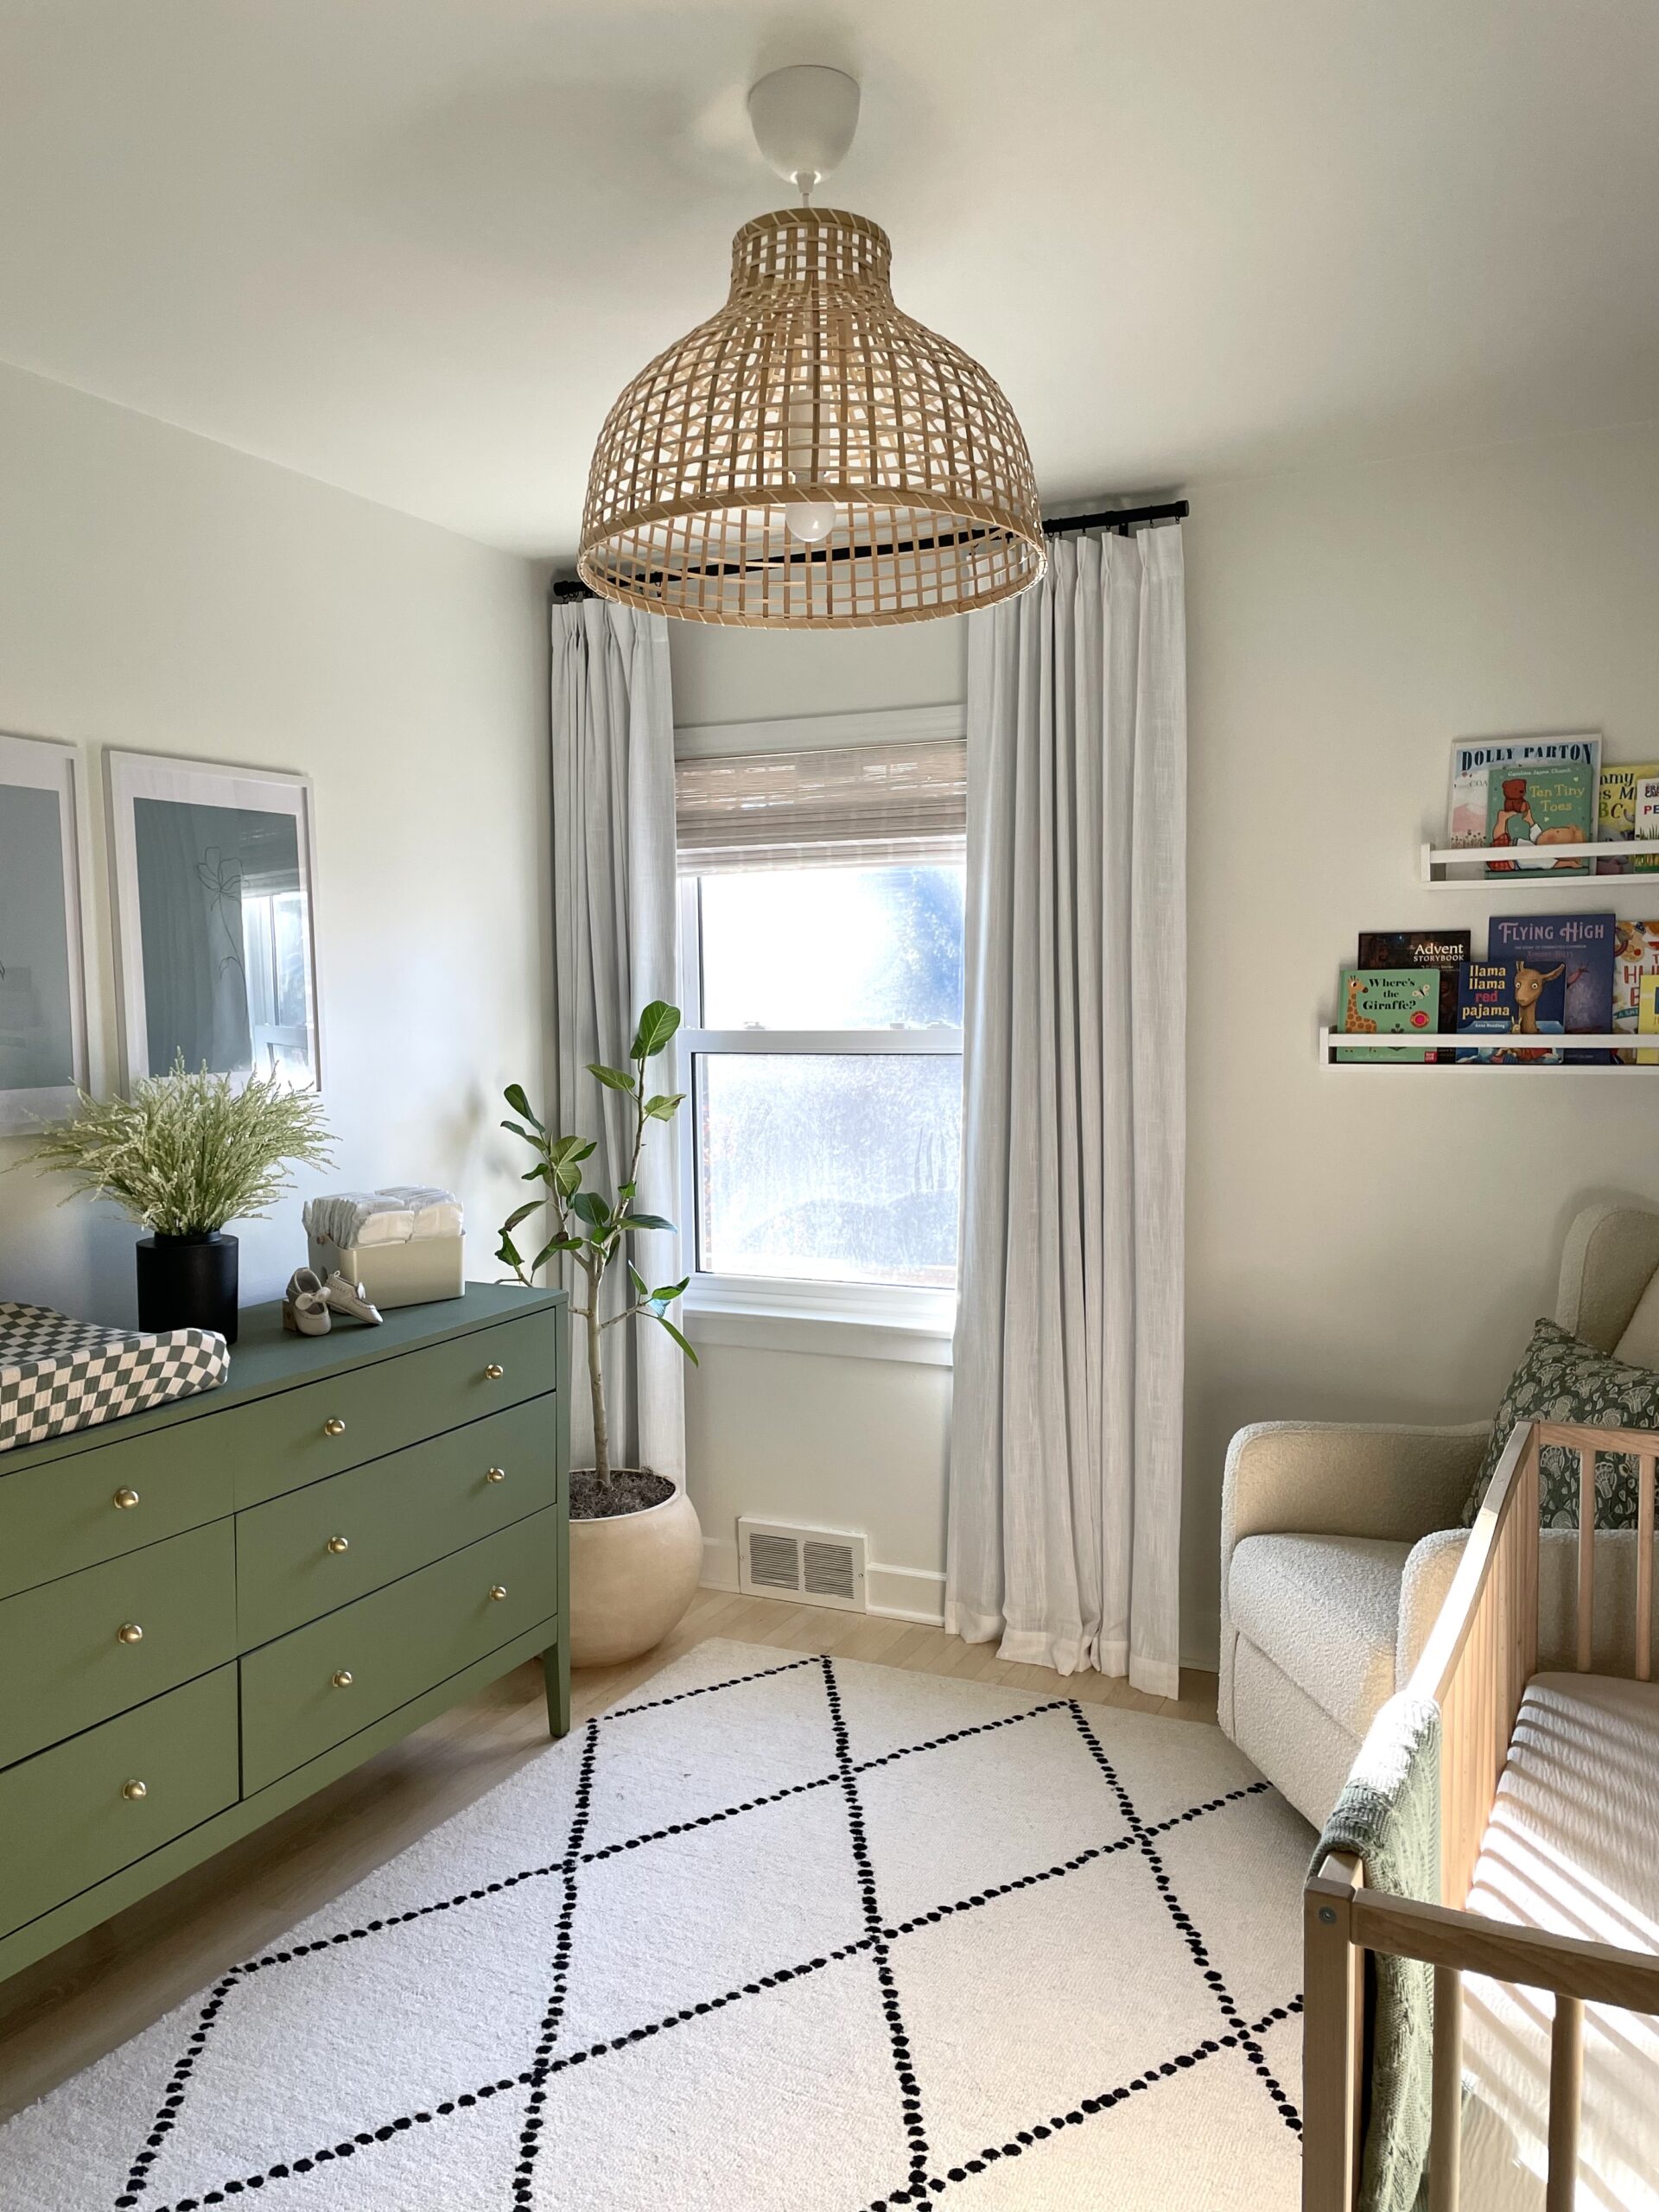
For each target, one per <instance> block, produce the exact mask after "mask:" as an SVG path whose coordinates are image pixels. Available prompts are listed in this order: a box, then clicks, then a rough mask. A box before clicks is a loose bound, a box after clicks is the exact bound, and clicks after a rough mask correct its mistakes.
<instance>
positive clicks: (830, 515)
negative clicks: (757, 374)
mask: <svg viewBox="0 0 1659 2212" xmlns="http://www.w3.org/2000/svg"><path fill="white" fill-rule="evenodd" d="M830 420H831V417H830V415H829V410H828V408H821V407H820V406H819V404H817V401H816V400H815V399H814V397H813V392H812V386H811V385H803V384H796V385H791V386H790V389H789V412H788V416H787V417H786V423H787V427H786V429H785V446H784V466H785V468H786V469H787V470H788V472H789V480H790V482H791V484H799V485H809V484H816V483H817V481H818V435H819V432H820V430H821V429H822V430H823V432H825V433H826V434H827V433H828V430H829V423H830ZM784 523H785V527H786V528H787V530H788V531H789V534H790V536H791V537H793V538H795V539H797V540H798V542H799V543H801V544H803V545H817V544H820V543H822V542H823V539H824V538H826V537H829V533H830V531H832V530H833V529H834V528H835V526H836V503H835V501H834V500H833V499H789V500H786V501H785V504H784Z"/></svg>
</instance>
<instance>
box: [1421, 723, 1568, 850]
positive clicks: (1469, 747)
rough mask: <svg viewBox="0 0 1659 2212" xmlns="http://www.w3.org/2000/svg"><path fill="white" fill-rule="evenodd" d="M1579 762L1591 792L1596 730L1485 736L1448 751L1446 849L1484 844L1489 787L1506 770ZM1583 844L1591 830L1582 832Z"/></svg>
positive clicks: (1488, 819) (1485, 840)
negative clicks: (1449, 783)
mask: <svg viewBox="0 0 1659 2212" xmlns="http://www.w3.org/2000/svg"><path fill="white" fill-rule="evenodd" d="M1563 761H1582V762H1583V763H1584V764H1585V766H1586V767H1587V768H1588V769H1589V771H1590V787H1591V789H1592V791H1594V790H1595V789H1596V787H1597V784H1598V780H1599V777H1600V774H1601V738H1600V736H1599V733H1597V732H1596V731H1594V730H1586V731H1584V732H1582V733H1580V734H1576V735H1572V736H1567V737H1488V738H1482V739H1479V740H1478V741H1473V742H1467V743H1463V744H1458V745H1454V746H1453V747H1452V795H1451V803H1450V804H1449V805H1448V807H1447V809H1446V843H1447V844H1448V845H1484V844H1485V843H1486V842H1487V828H1488V824H1489V822H1490V820H1491V813H1490V797H1491V793H1490V783H1491V776H1492V774H1493V772H1495V771H1497V770H1498V769H1503V768H1507V769H1508V770H1509V771H1510V773H1511V774H1513V773H1514V772H1515V771H1516V769H1517V768H1530V767H1538V768H1544V767H1553V766H1557V765H1558V764H1560V762H1563ZM1585 834H1586V839H1587V838H1588V836H1589V834H1590V833H1589V831H1588V830H1586V833H1585Z"/></svg>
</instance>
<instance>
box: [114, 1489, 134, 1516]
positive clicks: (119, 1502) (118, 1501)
mask: <svg viewBox="0 0 1659 2212" xmlns="http://www.w3.org/2000/svg"><path fill="white" fill-rule="evenodd" d="M110 1503H111V1505H112V1506H114V1508H115V1510H116V1511H117V1512H118V1513H130V1512H131V1510H132V1509H133V1507H134V1506H135V1505H137V1503H138V1493H137V1491H136V1490H118V1491H117V1492H116V1493H115V1496H114V1497H112V1498H111V1500H110Z"/></svg>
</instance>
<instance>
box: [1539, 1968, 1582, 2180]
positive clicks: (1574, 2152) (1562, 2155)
mask: <svg viewBox="0 0 1659 2212" xmlns="http://www.w3.org/2000/svg"><path fill="white" fill-rule="evenodd" d="M1583 2095H1584V2000H1583V1999H1581V1998H1578V1997H1560V1996H1558V1997H1557V1998H1556V1999H1555V2019H1554V2025H1553V2026H1552V2027H1551V2029H1550V2031H1549V2182H1548V2187H1547V2189H1546V2190H1545V2194H1544V2207H1545V2212H1573V2204H1574V2202H1575V2201H1576V2199H1577V2196H1578V2188H1579V2107H1580V2103H1581V2101H1582V2100H1583Z"/></svg>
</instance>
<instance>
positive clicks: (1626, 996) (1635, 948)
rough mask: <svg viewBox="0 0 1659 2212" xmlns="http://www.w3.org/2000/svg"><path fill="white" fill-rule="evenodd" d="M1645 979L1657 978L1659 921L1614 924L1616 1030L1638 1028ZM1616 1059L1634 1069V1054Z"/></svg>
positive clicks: (1614, 1016)
mask: <svg viewBox="0 0 1659 2212" xmlns="http://www.w3.org/2000/svg"><path fill="white" fill-rule="evenodd" d="M1645 976H1659V921H1655V922H1625V921H1620V922H1618V923H1616V924H1615V925H1614V947H1613V1027H1614V1028H1615V1029H1630V1030H1634V1029H1636V1027H1637V1025H1638V1023H1639V1021H1640V1019H1641V1012H1642V983H1643V978H1644V977H1645ZM1618 1058H1619V1059H1620V1061H1621V1062H1622V1063H1623V1064H1624V1066H1626V1067H1634V1066H1636V1065H1637V1059H1636V1055H1635V1054H1634V1053H1633V1052H1620V1053H1619V1055H1618Z"/></svg>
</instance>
